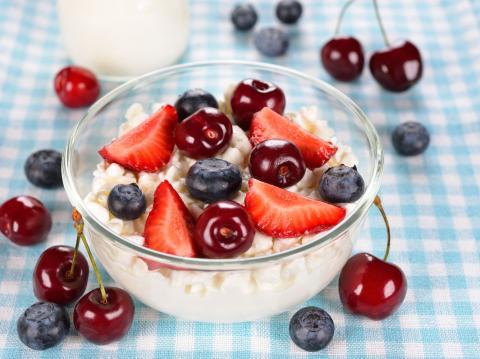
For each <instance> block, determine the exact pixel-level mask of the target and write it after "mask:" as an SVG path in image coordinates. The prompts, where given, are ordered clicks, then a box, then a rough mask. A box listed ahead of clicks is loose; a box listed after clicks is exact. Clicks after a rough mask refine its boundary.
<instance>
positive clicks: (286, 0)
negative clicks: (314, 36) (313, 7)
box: [275, 0, 303, 25]
mask: <svg viewBox="0 0 480 359" xmlns="http://www.w3.org/2000/svg"><path fill="white" fill-rule="evenodd" d="M302 10H303V8H302V4H301V3H300V2H299V1H297V0H281V1H279V2H278V3H277V7H276V9H275V14H276V15H277V18H278V20H280V21H281V22H283V23H284V24H287V25H291V24H295V23H296V22H297V21H298V20H299V19H300V17H301V16H302Z"/></svg>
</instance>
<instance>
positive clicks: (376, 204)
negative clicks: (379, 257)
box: [373, 196, 391, 262]
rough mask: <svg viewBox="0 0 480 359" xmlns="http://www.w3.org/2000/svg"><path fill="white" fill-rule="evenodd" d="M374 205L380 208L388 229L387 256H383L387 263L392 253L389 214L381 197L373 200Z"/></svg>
mask: <svg viewBox="0 0 480 359" xmlns="http://www.w3.org/2000/svg"><path fill="white" fill-rule="evenodd" d="M373 203H374V204H375V206H376V207H377V208H378V210H379V211H380V213H381V215H382V217H383V221H384V222H385V226H386V227H387V249H386V250H385V255H384V256H383V260H384V261H385V262H386V261H387V258H388V254H389V253H390V239H391V238H390V237H391V236H390V224H389V223H388V218H387V214H386V213H385V210H384V209H383V206H382V201H381V200H380V197H378V196H376V197H375V199H374V200H373Z"/></svg>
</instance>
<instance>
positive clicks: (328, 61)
mask: <svg viewBox="0 0 480 359" xmlns="http://www.w3.org/2000/svg"><path fill="white" fill-rule="evenodd" d="M320 58H321V60H322V64H323V67H324V68H325V70H326V71H327V72H328V73H329V74H330V75H331V76H332V77H333V78H335V79H336V80H339V81H353V80H355V79H357V78H358V77H359V76H360V75H361V74H362V71H363V65H364V62H365V60H364V55H363V48H362V45H361V44H360V41H358V40H357V39H356V38H354V37H352V36H336V37H334V38H333V39H331V40H329V41H328V42H327V43H326V44H325V45H323V47H322V50H321V53H320Z"/></svg>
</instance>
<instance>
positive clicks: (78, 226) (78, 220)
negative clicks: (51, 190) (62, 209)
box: [72, 208, 108, 304]
mask: <svg viewBox="0 0 480 359" xmlns="http://www.w3.org/2000/svg"><path fill="white" fill-rule="evenodd" d="M72 219H73V222H74V224H73V226H74V227H75V230H76V231H77V238H80V239H81V240H82V242H83V245H84V246H85V249H86V251H87V254H88V258H89V259H90V263H92V267H93V272H94V273H95V277H97V282H98V286H99V287H100V295H101V298H102V299H101V303H102V304H107V303H108V300H107V292H106V291H105V286H104V285H103V281H102V276H101V275H100V271H99V270H98V267H97V262H96V261H95V258H93V254H92V251H91V250H90V246H89V245H88V242H87V239H86V238H85V235H84V234H83V227H84V224H83V218H82V215H81V214H80V212H78V211H77V209H76V208H74V209H73V211H72ZM77 243H78V242H77Z"/></svg>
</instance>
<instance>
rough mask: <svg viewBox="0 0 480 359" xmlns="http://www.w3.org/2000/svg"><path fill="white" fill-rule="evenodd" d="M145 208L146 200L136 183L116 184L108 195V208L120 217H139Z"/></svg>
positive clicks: (129, 218)
mask: <svg viewBox="0 0 480 359" xmlns="http://www.w3.org/2000/svg"><path fill="white" fill-rule="evenodd" d="M146 208H147V201H146V200H145V196H144V195H143V193H142V190H141V189H140V188H138V186H137V184H135V183H131V184H117V185H116V186H115V187H113V188H112V190H111V191H110V194H109V195H108V209H109V210H110V212H112V214H113V215H114V216H115V217H117V218H120V219H124V220H132V219H137V218H138V217H140V216H141V215H142V214H143V213H144V212H145V209H146Z"/></svg>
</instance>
